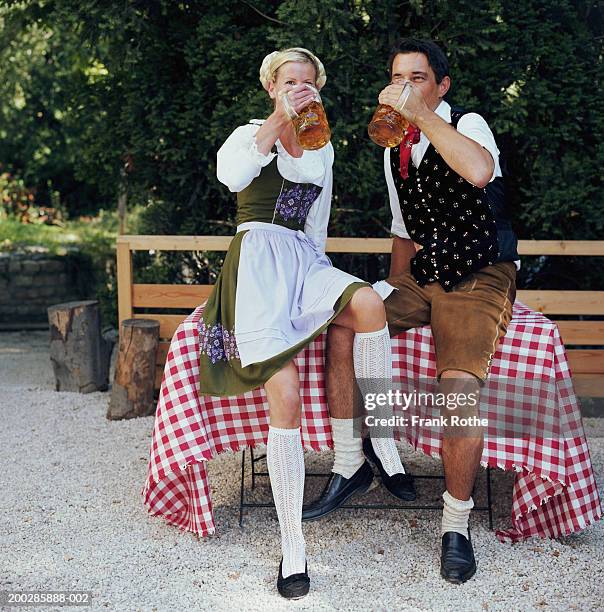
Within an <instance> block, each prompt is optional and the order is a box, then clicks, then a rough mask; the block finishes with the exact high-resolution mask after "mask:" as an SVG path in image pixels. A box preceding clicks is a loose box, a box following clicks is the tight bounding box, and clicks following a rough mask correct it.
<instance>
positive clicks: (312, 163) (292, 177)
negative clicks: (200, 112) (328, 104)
mask: <svg viewBox="0 0 604 612" xmlns="http://www.w3.org/2000/svg"><path fill="white" fill-rule="evenodd" d="M263 123H264V120H263V119H253V120H252V121H251V122H250V123H248V124H246V125H242V126H239V127H238V128H236V129H235V131H234V132H233V133H232V134H231V135H230V136H229V137H228V138H227V139H226V142H225V143H224V144H223V145H222V146H221V147H220V149H219V150H218V153H217V160H216V175H217V177H218V180H219V181H220V182H221V183H224V184H225V185H226V186H227V187H228V188H229V190H230V191H232V192H235V193H237V192H239V191H242V190H243V189H245V188H246V187H247V186H248V185H249V184H250V183H251V182H252V181H253V180H254V179H255V178H256V177H258V176H259V175H260V172H261V170H262V168H264V167H265V166H267V165H268V164H270V163H271V161H273V158H274V157H275V155H276V156H277V169H278V170H279V174H281V176H282V177H283V178H284V179H286V180H288V181H291V182H293V183H313V184H315V185H319V186H320V187H323V189H322V190H321V193H320V194H319V197H318V198H317V199H316V200H315V202H314V203H313V205H312V207H311V209H310V211H309V213H308V216H307V217H306V223H305V225H304V233H305V234H306V235H307V236H308V237H309V238H311V239H312V241H313V242H314V243H315V244H316V245H317V247H319V249H320V250H321V251H323V252H325V242H326V240H327V226H328V224H329V214H330V212H331V191H332V188H333V172H332V166H333V159H334V151H333V146H332V144H331V142H328V143H327V144H326V145H325V146H324V147H322V148H321V149H317V150H315V151H307V150H305V151H304V152H303V154H302V157H299V158H298V157H292V156H291V155H290V154H289V153H288V152H287V151H286V150H285V147H284V146H283V145H282V144H281V141H280V140H278V139H277V141H276V143H275V145H276V147H277V153H273V152H270V151H269V153H268V154H267V155H263V154H262V153H260V151H258V147H257V145H256V132H257V131H258V129H259V127H260V126H261V125H262V124H263Z"/></svg>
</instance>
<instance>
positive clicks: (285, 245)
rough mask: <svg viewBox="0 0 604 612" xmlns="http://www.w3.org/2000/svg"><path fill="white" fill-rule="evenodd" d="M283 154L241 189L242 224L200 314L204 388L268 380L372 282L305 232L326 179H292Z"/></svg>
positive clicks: (234, 388)
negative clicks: (281, 163)
mask: <svg viewBox="0 0 604 612" xmlns="http://www.w3.org/2000/svg"><path fill="white" fill-rule="evenodd" d="M277 159H278V157H275V158H274V159H273V160H272V161H271V162H270V163H269V164H268V165H267V166H265V167H264V168H263V169H262V170H261V172H260V175H259V176H257V178H255V179H254V180H253V181H252V182H251V183H250V184H249V185H248V186H247V187H246V188H245V189H243V190H242V191H240V192H239V193H238V194H237V205H238V208H237V222H238V230H237V233H236V235H235V237H234V238H233V241H232V242H231V245H230V247H229V250H228V252H227V254H226V257H225V260H224V263H223V266H222V270H221V272H220V274H219V276H218V279H217V281H216V284H215V285H214V288H213V290H212V293H211V294H210V297H209V298H208V301H207V302H206V305H205V308H204V311H203V315H202V318H201V320H200V322H199V340H200V356H199V358H200V366H199V391H200V393H201V394H203V395H213V396H233V395H239V394H241V393H244V392H246V391H250V390H252V389H256V388H258V387H260V386H262V385H263V384H264V383H265V382H266V381H267V380H268V379H269V378H270V377H271V376H272V375H273V374H275V373H276V372H278V371H279V370H281V369H282V368H283V367H284V366H285V365H286V364H287V363H288V362H289V361H290V360H292V359H293V358H294V357H295V356H296V354H297V353H299V352H300V351H301V350H302V349H303V348H305V347H306V346H307V345H308V344H310V343H311V342H312V341H313V340H314V339H315V338H316V337H317V336H318V335H319V334H321V333H322V332H323V331H324V330H325V329H326V328H327V327H328V325H329V324H330V323H331V322H332V321H333V320H334V319H335V318H336V317H337V316H338V315H339V314H340V313H341V312H342V310H343V309H344V307H345V306H346V305H347V304H348V302H349V301H350V299H351V298H352V296H353V294H354V292H355V291H356V290H358V289H359V288H361V287H370V286H371V285H370V284H369V283H367V282H364V281H362V280H360V279H358V278H356V277H354V276H352V275H350V274H348V273H346V272H343V271H341V270H338V269H337V268H334V267H333V266H332V264H331V261H330V260H329V258H328V257H327V256H326V255H325V254H324V253H323V252H321V251H319V250H318V249H317V247H316V245H315V244H314V243H313V242H312V240H310V239H309V238H308V237H307V236H306V235H305V234H304V232H303V229H304V226H305V221H306V218H307V216H308V214H309V212H310V211H311V209H312V206H313V205H314V204H315V203H316V201H317V199H318V196H319V194H320V192H321V190H322V187H320V186H318V185H315V184H313V183H295V182H292V181H288V180H286V179H285V178H284V177H282V176H281V174H280V173H279V169H278V165H277ZM329 196H330V197H331V194H329Z"/></svg>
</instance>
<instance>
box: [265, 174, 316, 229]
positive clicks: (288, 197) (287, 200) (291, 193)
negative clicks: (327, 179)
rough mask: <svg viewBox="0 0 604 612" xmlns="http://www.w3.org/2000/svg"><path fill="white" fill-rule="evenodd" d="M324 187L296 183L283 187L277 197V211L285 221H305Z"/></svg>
mask: <svg viewBox="0 0 604 612" xmlns="http://www.w3.org/2000/svg"><path fill="white" fill-rule="evenodd" d="M322 189H323V188H322V187H319V186H318V185H314V184H312V183H310V184H302V183H295V184H294V185H293V186H292V187H288V188H286V189H283V190H282V191H281V193H280V194H279V197H278V198H277V204H276V207H275V213H276V214H278V215H279V216H280V217H281V218H282V219H284V220H285V221H291V220H292V219H293V220H295V221H298V222H299V223H305V222H306V217H307V216H308V212H309V211H310V207H311V206H312V205H313V202H314V201H315V200H316V199H317V198H318V197H319V194H320V193H321V190H322Z"/></svg>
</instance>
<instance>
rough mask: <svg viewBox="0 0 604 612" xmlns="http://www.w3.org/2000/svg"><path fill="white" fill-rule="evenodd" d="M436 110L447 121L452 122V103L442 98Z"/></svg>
mask: <svg viewBox="0 0 604 612" xmlns="http://www.w3.org/2000/svg"><path fill="white" fill-rule="evenodd" d="M434 112H435V113H436V114H437V115H438V116H439V117H440V118H441V119H444V120H445V121H446V122H447V123H451V105H450V104H449V103H448V102H445V100H441V101H440V104H439V105H438V106H437V107H436V109H434Z"/></svg>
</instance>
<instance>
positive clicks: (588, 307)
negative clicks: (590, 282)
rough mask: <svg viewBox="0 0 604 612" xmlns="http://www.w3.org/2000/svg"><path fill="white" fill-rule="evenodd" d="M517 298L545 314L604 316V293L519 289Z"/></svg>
mask: <svg viewBox="0 0 604 612" xmlns="http://www.w3.org/2000/svg"><path fill="white" fill-rule="evenodd" d="M516 298H517V299H518V300H520V301H521V302H524V303H525V304H527V306H530V307H531V308H533V309H534V310H538V311H539V312H542V313H544V314H558V315H579V314H581V315H604V291H566V290H564V291H562V290H554V291H542V290H535V289H519V290H518V292H517V294H516Z"/></svg>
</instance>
